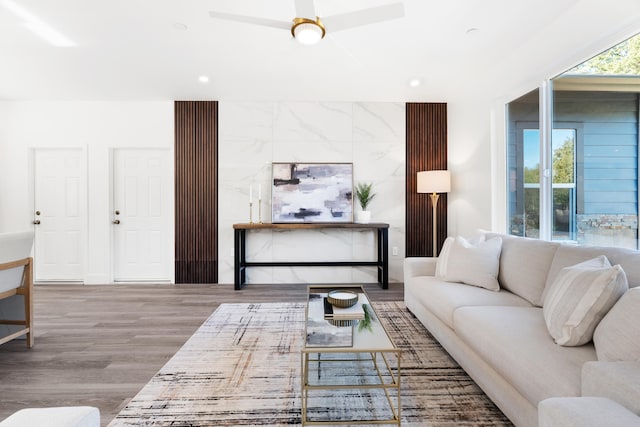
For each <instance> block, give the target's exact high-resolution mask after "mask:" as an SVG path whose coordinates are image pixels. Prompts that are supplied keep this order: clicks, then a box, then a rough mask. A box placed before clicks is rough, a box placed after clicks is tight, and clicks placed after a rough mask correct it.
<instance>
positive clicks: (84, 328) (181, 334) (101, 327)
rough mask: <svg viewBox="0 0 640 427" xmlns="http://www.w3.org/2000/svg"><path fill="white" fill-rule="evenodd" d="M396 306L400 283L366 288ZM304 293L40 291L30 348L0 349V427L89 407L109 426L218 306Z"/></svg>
mask: <svg viewBox="0 0 640 427" xmlns="http://www.w3.org/2000/svg"><path fill="white" fill-rule="evenodd" d="M365 288H366V290H367V293H368V295H369V298H370V299H371V300H372V301H400V300H402V299H403V292H404V288H403V285H402V284H401V283H392V284H389V289H387V290H383V289H381V288H380V287H378V286H377V285H375V284H371V285H366V286H365ZM305 297H306V286H305V285H300V284H286V285H275V284H272V285H247V286H246V287H245V288H244V289H242V290H240V291H234V290H233V285H157V284H156V285H152V284H145V285H103V286H79V285H39V286H36V289H35V298H34V312H35V328H34V330H35V346H34V348H33V349H31V350H29V349H27V347H26V344H25V341H24V340H13V341H10V342H8V343H5V344H3V345H0V385H1V387H0V389H1V391H2V392H1V393H0V420H3V419H4V418H6V417H7V416H9V415H10V414H12V413H13V412H15V411H17V410H19V409H22V408H25V407H45V406H68V405H90V406H96V407H98V408H99V409H100V414H101V419H102V425H103V426H105V425H107V424H108V423H109V422H110V421H111V419H112V418H113V417H114V416H115V415H116V414H117V413H118V412H119V411H120V409H121V408H122V407H124V405H126V403H127V402H128V401H129V399H131V398H132V397H133V396H135V395H136V394H137V393H138V391H139V390H140V389H141V388H142V387H143V386H144V385H145V384H146V383H147V382H148V381H149V380H150V379H151V377H152V376H153V375H154V374H155V373H156V372H157V371H158V370H159V369H160V368H161V367H162V366H163V365H164V364H165V363H166V362H167V361H168V360H169V358H171V356H173V354H174V353H175V352H176V351H177V350H178V349H179V348H180V347H181V346H182V345H183V344H184V342H185V341H186V340H187V339H188V338H189V337H190V336H191V335H192V334H193V332H194V331H195V330H196V329H197V328H198V327H199V326H200V325H201V324H202V322H204V320H205V319H207V317H209V315H211V313H212V312H213V311H214V310H215V309H216V308H217V307H218V305H220V304H222V303H233V302H302V301H305Z"/></svg>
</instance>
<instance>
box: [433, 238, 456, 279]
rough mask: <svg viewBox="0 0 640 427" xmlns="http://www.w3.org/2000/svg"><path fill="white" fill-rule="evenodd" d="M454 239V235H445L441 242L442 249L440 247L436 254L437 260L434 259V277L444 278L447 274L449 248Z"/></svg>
mask: <svg viewBox="0 0 640 427" xmlns="http://www.w3.org/2000/svg"><path fill="white" fill-rule="evenodd" d="M455 240H456V238H455V237H447V238H446V239H445V240H444V243H443V244H442V249H440V254H439V255H438V261H436V277H437V278H438V279H442V280H444V277H445V276H446V275H447V263H448V262H449V251H450V250H451V245H453V242H455Z"/></svg>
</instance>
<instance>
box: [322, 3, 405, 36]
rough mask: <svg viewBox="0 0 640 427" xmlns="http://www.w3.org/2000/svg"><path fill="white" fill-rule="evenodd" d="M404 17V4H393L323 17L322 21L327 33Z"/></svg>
mask: <svg viewBox="0 0 640 427" xmlns="http://www.w3.org/2000/svg"><path fill="white" fill-rule="evenodd" d="M403 16H404V4H402V3H392V4H388V5H385V6H380V7H372V8H369V9H362V10H357V11H355V12H349V13H343V14H340V15H332V16H327V17H325V18H323V17H321V18H320V20H321V21H322V23H323V24H324V27H325V28H326V29H327V33H333V32H336V31H342V30H346V29H349V28H353V27H360V26H363V25H369V24H375V23H377V22H383V21H390V20H392V19H398V18H402V17H403Z"/></svg>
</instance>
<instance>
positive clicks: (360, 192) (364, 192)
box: [356, 182, 376, 211]
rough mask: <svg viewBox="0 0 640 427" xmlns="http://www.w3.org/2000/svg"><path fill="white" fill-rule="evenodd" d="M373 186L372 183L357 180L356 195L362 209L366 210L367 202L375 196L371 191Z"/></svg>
mask: <svg viewBox="0 0 640 427" xmlns="http://www.w3.org/2000/svg"><path fill="white" fill-rule="evenodd" d="M372 187H373V184H372V183H370V182H369V183H366V182H359V183H358V185H356V197H357V198H358V201H359V202H360V206H361V207H362V210H363V211H366V210H367V206H369V202H371V200H372V199H373V198H374V197H375V196H376V194H375V193H374V192H372V191H371V189H372Z"/></svg>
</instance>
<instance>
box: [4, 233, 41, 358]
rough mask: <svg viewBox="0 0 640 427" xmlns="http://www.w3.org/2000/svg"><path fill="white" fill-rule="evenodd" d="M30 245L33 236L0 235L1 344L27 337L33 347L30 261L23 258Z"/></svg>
mask: <svg viewBox="0 0 640 427" xmlns="http://www.w3.org/2000/svg"><path fill="white" fill-rule="evenodd" d="M32 244H33V234H32V233H7V234H0V252H1V253H0V325H2V326H5V327H3V328H1V329H2V330H3V331H5V334H4V335H3V336H0V344H3V343H6V342H7V341H10V340H12V339H15V338H17V337H21V336H23V335H26V341H27V347H28V348H31V347H33V338H34V336H33V258H31V257H29V256H27V257H25V255H28V254H29V253H30V252H31V246H32ZM11 258H16V259H14V260H9V259H11ZM20 296H22V298H20Z"/></svg>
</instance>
